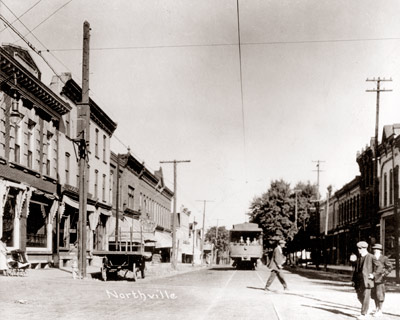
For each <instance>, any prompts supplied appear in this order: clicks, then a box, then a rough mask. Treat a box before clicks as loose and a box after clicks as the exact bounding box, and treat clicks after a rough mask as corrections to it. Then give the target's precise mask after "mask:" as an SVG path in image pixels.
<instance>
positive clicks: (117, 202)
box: [114, 153, 121, 251]
mask: <svg viewBox="0 0 400 320" xmlns="http://www.w3.org/2000/svg"><path fill="white" fill-rule="evenodd" d="M120 158H121V155H120V154H119V153H118V155H117V191H116V196H117V197H116V199H115V233H114V234H115V236H114V241H115V250H116V251H118V250H120V249H121V248H120V246H119V232H118V230H119V197H120V195H119V192H120V188H119V161H120Z"/></svg>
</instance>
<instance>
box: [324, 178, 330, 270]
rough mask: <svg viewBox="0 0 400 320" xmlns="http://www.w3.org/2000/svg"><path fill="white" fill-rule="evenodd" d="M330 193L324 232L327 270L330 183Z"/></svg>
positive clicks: (326, 266) (327, 201)
mask: <svg viewBox="0 0 400 320" xmlns="http://www.w3.org/2000/svg"><path fill="white" fill-rule="evenodd" d="M327 190H328V194H327V199H326V212H325V232H324V240H325V241H324V244H325V271H327V269H328V253H327V251H328V224H329V199H330V198H331V193H332V186H331V185H329V186H328V188H327Z"/></svg>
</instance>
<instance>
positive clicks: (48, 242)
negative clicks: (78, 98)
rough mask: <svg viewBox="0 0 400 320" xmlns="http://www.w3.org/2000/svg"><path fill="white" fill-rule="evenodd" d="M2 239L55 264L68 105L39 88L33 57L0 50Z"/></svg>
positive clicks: (10, 246) (12, 48)
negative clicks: (62, 138)
mask: <svg viewBox="0 0 400 320" xmlns="http://www.w3.org/2000/svg"><path fill="white" fill-rule="evenodd" d="M0 82H1V86H0V132H1V134H0V177H1V178H0V236H2V237H3V238H4V240H5V242H6V243H7V247H8V250H10V251H11V250H13V249H21V250H24V251H26V252H27V254H28V257H29V260H30V261H31V262H32V263H35V262H36V263H48V262H51V261H52V254H53V251H54V249H55V248H54V245H53V235H54V234H55V232H56V231H55V230H56V216H57V214H56V213H57V210H58V206H59V200H60V199H59V196H58V192H57V186H58V169H59V168H58V160H59V150H60V141H59V130H60V125H61V123H62V117H63V116H65V115H66V114H68V113H69V111H70V110H71V107H70V105H69V104H68V103H67V102H66V101H64V100H63V99H61V98H60V97H58V96H57V95H56V94H55V93H53V92H52V91H51V90H50V88H48V87H47V86H45V85H44V84H43V83H42V82H41V73H40V70H39V69H38V67H37V65H36V64H35V62H34V60H33V59H32V57H31V55H30V54H29V52H28V51H27V50H25V49H23V48H21V47H18V46H15V45H4V46H2V47H0Z"/></svg>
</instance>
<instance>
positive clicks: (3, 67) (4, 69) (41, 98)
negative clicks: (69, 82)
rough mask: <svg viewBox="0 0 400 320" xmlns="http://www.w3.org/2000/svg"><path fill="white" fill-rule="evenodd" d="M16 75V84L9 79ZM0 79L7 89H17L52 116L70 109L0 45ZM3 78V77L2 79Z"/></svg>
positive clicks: (58, 115) (59, 114)
mask: <svg viewBox="0 0 400 320" xmlns="http://www.w3.org/2000/svg"><path fill="white" fill-rule="evenodd" d="M14 74H15V75H16V78H17V85H15V83H14V81H13V80H12V79H10V80H9V81H5V80H6V79H9V78H12V77H13V76H14ZM0 76H1V79H0V81H5V82H4V83H3V85H4V86H5V87H8V88H9V90H14V89H15V90H17V91H19V93H20V94H21V95H22V97H23V98H25V99H28V100H30V101H31V102H32V103H33V104H34V105H36V107H39V108H40V109H42V110H43V111H45V112H46V113H48V114H49V115H50V116H51V117H52V118H55V119H59V118H60V116H62V115H64V114H66V113H67V112H69V111H70V110H71V106H70V105H69V104H68V103H66V102H65V101H63V100H62V99H61V98H60V97H58V96H57V94H56V93H54V92H53V91H52V90H51V89H50V88H48V87H47V86H46V85H44V84H43V83H42V82H41V81H40V80H39V79H37V78H36V77H35V76H34V75H32V74H31V72H30V71H28V70H27V69H26V68H25V67H24V66H23V65H22V64H21V63H19V62H18V61H16V60H15V59H14V58H13V57H12V56H11V55H10V54H9V53H8V52H7V51H6V50H4V48H1V47H0ZM3 78H4V79H3Z"/></svg>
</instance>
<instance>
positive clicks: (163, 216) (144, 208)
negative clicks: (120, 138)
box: [109, 151, 174, 261]
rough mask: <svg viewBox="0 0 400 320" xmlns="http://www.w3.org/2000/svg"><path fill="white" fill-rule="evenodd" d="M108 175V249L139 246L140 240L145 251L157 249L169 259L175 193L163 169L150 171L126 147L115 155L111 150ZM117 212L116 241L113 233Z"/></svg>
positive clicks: (165, 258) (163, 258) (164, 258)
mask: <svg viewBox="0 0 400 320" xmlns="http://www.w3.org/2000/svg"><path fill="white" fill-rule="evenodd" d="M118 171H119V176H117V172H118ZM110 177H111V179H112V197H113V201H112V204H113V217H112V219H111V220H110V224H109V230H111V231H110V249H112V250H115V249H122V250H123V249H125V248H127V247H128V249H129V250H130V249H131V247H133V248H134V249H135V250H138V244H139V245H140V244H141V243H142V244H144V246H145V250H146V251H151V252H157V253H159V254H160V255H161V256H162V260H163V261H166V260H169V257H170V250H171V247H172V237H171V200H172V197H173V195H174V194H173V192H172V191H171V190H170V189H168V188H167V187H166V186H165V184H164V177H163V173H162V169H161V168H160V170H158V171H155V172H154V173H152V172H150V171H149V170H148V169H147V168H146V167H145V165H144V163H141V162H139V161H138V160H137V159H136V158H135V157H133V156H132V155H131V153H130V152H129V151H128V153H126V154H118V155H117V154H115V153H113V152H112V153H111V170H110ZM117 185H119V187H117ZM117 198H118V200H117ZM117 208H118V209H117ZM117 211H118V212H117ZM117 215H118V241H119V243H118V244H117V243H116V237H115V234H116V232H115V230H116V227H117V224H116V221H115V220H116V217H117Z"/></svg>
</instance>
